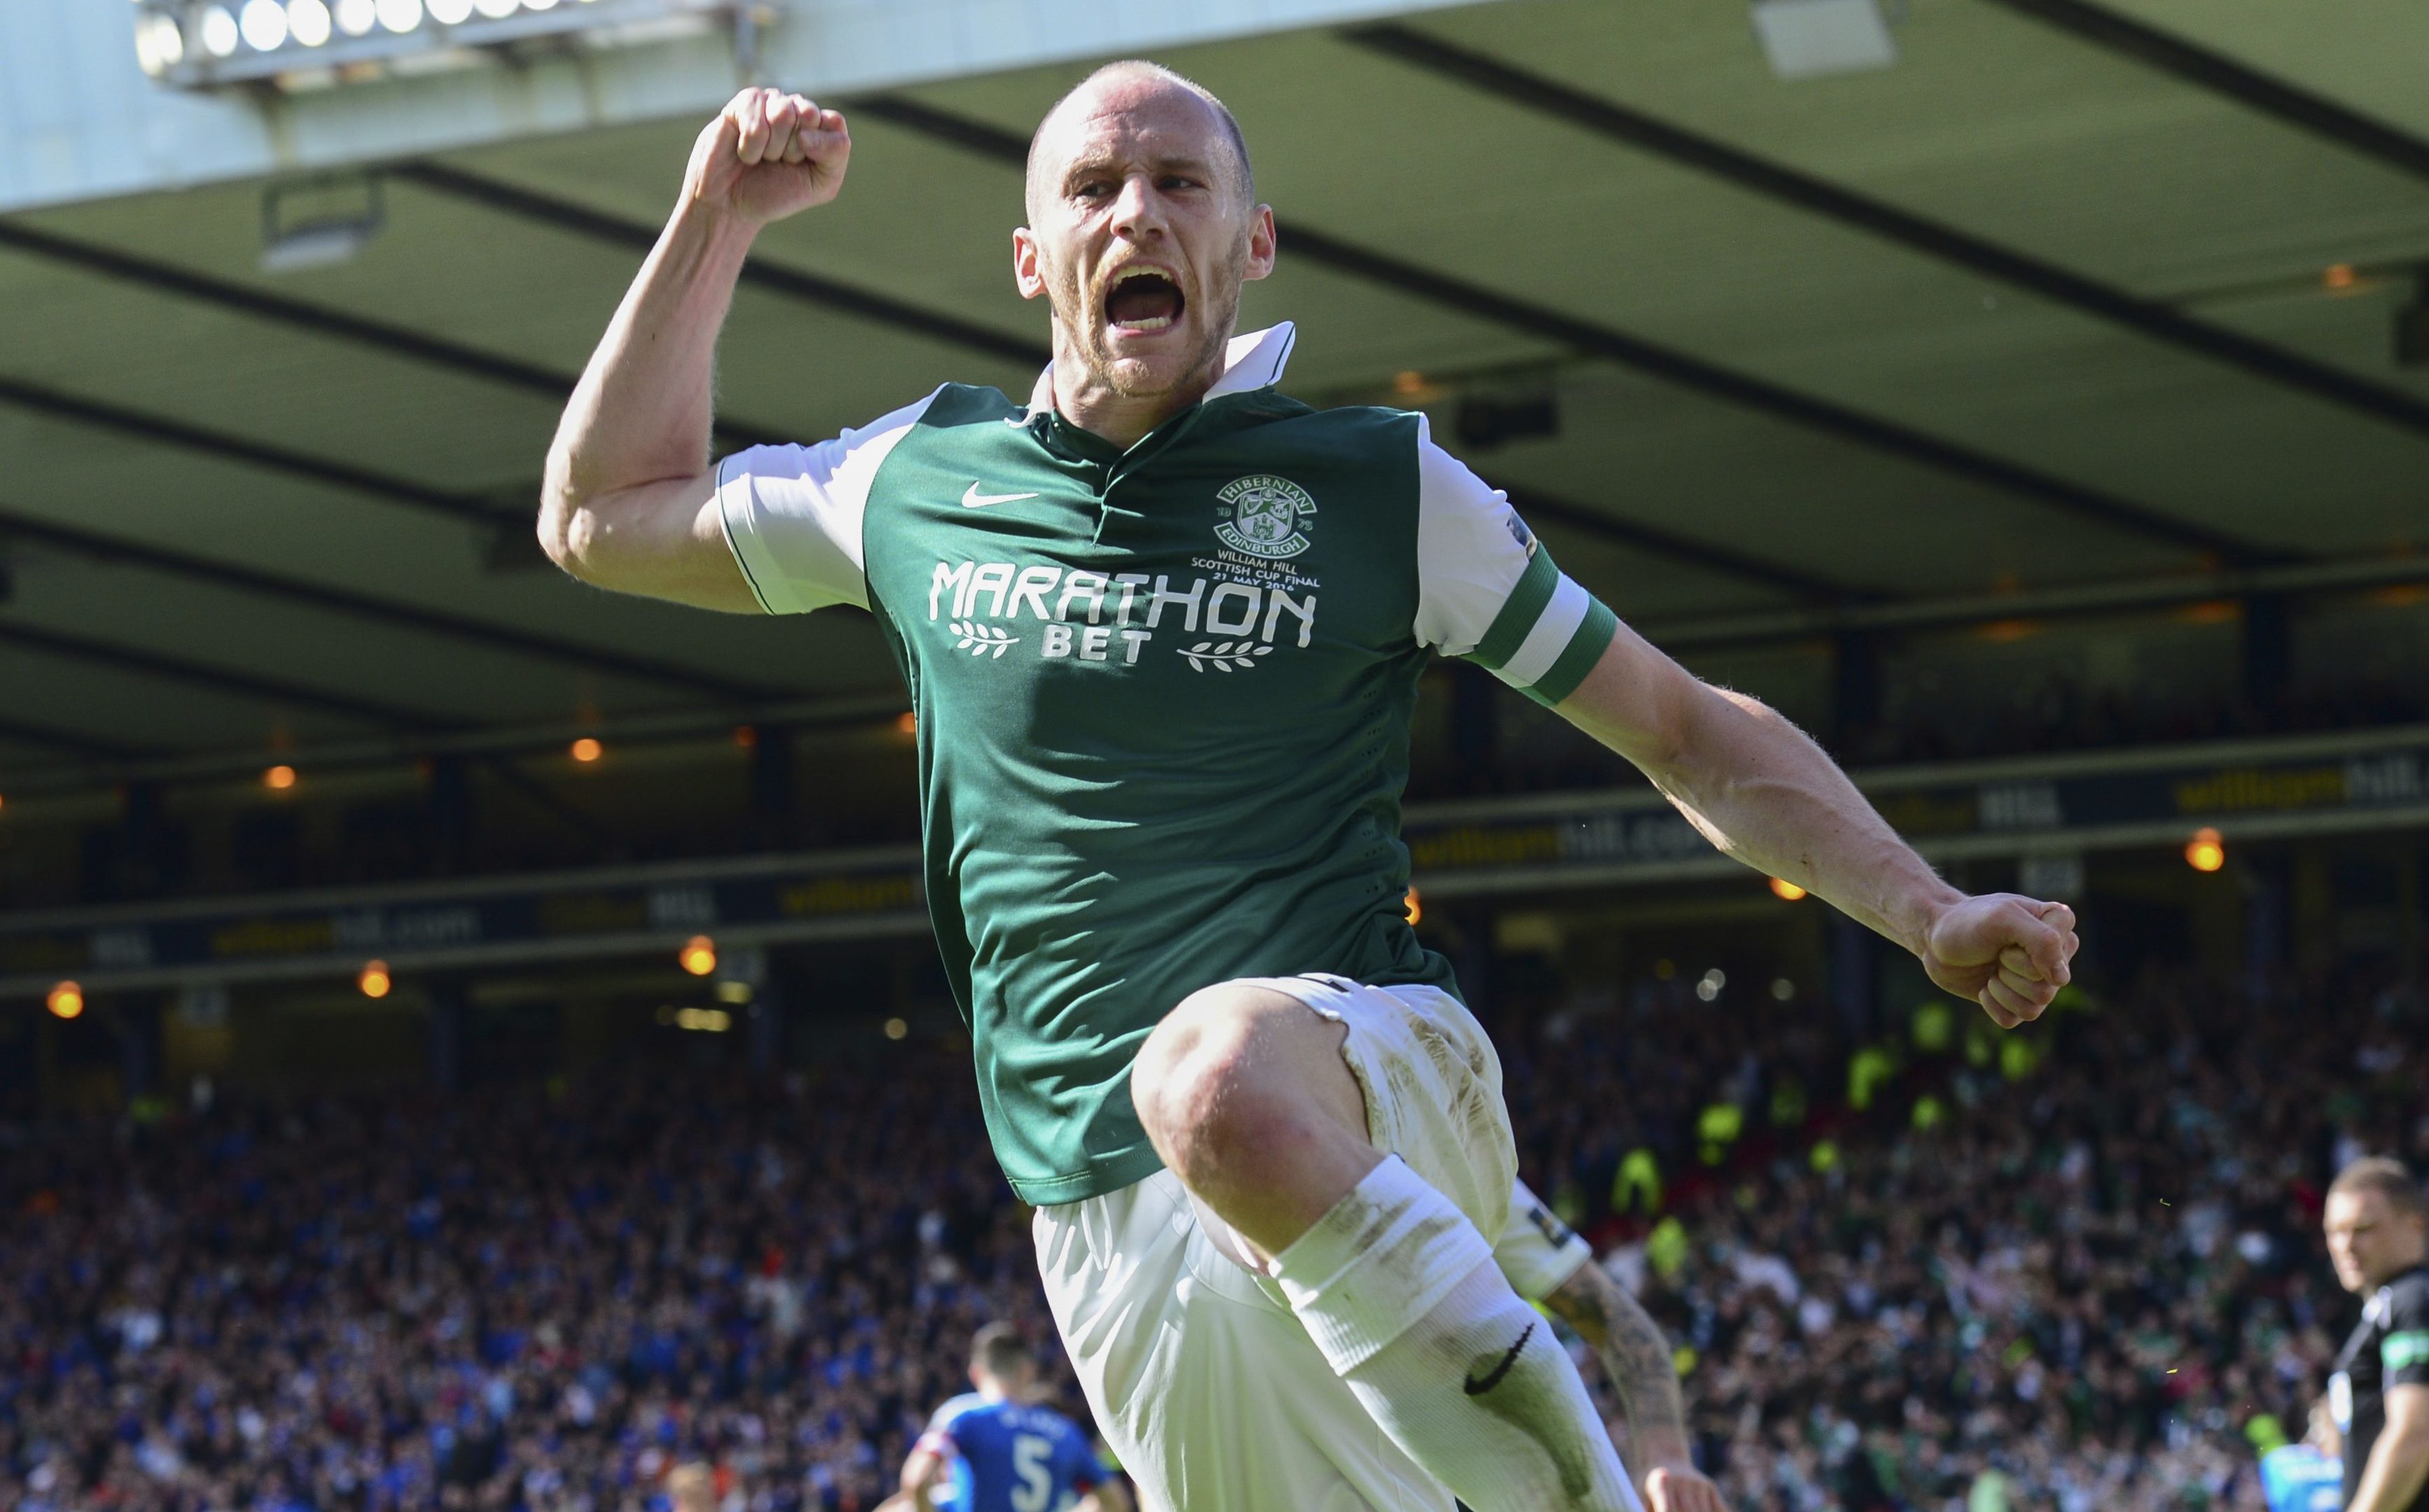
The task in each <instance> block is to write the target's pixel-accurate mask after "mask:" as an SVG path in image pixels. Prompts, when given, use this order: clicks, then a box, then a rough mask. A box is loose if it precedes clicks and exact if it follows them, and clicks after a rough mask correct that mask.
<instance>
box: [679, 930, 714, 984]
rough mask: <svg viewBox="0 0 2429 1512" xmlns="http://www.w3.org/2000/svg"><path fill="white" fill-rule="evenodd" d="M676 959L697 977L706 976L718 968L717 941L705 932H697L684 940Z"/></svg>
mask: <svg viewBox="0 0 2429 1512" xmlns="http://www.w3.org/2000/svg"><path fill="white" fill-rule="evenodd" d="M675 961H677V962H678V963H679V964H681V965H682V967H683V969H684V970H686V971H687V972H690V973H691V974H692V975H693V976H695V977H705V976H707V975H708V974H709V973H710V972H712V971H715V970H716V969H717V942H716V941H714V940H712V939H710V938H709V937H708V936H706V935H704V934H695V935H693V936H692V937H691V938H690V939H688V940H686V941H685V942H684V947H683V949H682V951H681V952H680V953H679V954H677V955H676V957H675Z"/></svg>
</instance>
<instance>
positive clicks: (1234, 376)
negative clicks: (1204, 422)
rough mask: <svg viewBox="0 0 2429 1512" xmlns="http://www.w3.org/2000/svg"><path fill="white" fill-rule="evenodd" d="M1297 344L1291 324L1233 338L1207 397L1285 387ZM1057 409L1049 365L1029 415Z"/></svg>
mask: <svg viewBox="0 0 2429 1512" xmlns="http://www.w3.org/2000/svg"><path fill="white" fill-rule="evenodd" d="M1297 342H1298V327H1297V326H1296V325H1294V324H1292V323H1291V322H1290V321H1288V320H1283V321H1281V322H1279V323H1277V324H1274V325H1269V326H1267V327H1266V328H1265V329H1264V330H1262V331H1250V332H1248V334H1247V335H1245V336H1235V337H1232V338H1231V343H1230V344H1229V345H1227V346H1226V347H1224V349H1223V376H1222V377H1220V378H1217V379H1215V386H1214V387H1212V388H1209V389H1208V390H1206V397H1207V398H1208V399H1220V398H1222V397H1223V396H1224V395H1225V394H1245V393H1248V392H1250V391H1251V390H1253V389H1258V388H1264V387H1265V386H1268V385H1272V384H1278V383H1281V381H1282V370H1283V369H1284V368H1286V367H1288V366H1289V365H1290V355H1291V348H1292V347H1293V346H1295V345H1297ZM1053 407H1054V365H1053V364H1052V363H1050V362H1049V363H1048V364H1047V365H1046V370H1045V371H1043V372H1041V373H1039V374H1038V375H1037V383H1036V385H1035V386H1033V387H1032V388H1031V389H1030V391H1029V413H1030V415H1031V417H1032V418H1034V417H1036V416H1038V415H1042V414H1044V413H1045V412H1046V411H1048V410H1050V409H1052V408H1053Z"/></svg>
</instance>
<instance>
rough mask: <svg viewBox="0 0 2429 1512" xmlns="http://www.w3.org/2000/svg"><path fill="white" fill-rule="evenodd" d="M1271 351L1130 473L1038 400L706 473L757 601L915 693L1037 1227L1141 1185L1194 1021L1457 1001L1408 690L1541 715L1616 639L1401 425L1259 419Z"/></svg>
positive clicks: (983, 1081) (1260, 353)
mask: <svg viewBox="0 0 2429 1512" xmlns="http://www.w3.org/2000/svg"><path fill="white" fill-rule="evenodd" d="M1292 340H1293V334H1292V329H1291V327H1290V326H1288V325H1286V324H1285V325H1280V326H1276V327H1274V328H1273V329H1272V330H1270V331H1263V332H1258V333H1256V334H1254V335H1250V336H1244V337H1238V338H1237V339H1235V340H1234V341H1233V342H1232V343H1231V350H1230V353H1229V359H1228V366H1227V369H1226V372H1225V376H1224V377H1223V379H1222V380H1221V381H1220V382H1219V383H1217V384H1216V385H1215V386H1214V388H1213V389H1212V390H1211V391H1210V392H1209V393H1208V394H1207V396H1206V398H1205V400H1204V401H1203V402H1202V403H1198V404H1197V405H1195V406H1193V407H1192V408H1190V409H1189V410H1187V411H1185V412H1183V413H1181V414H1180V415H1177V416H1175V417H1173V418H1172V419H1169V420H1167V421H1165V423H1164V424H1163V425H1162V426H1160V427H1158V428H1157V429H1156V430H1155V431H1154V432H1153V433H1152V434H1151V435H1149V436H1146V437H1144V438H1143V439H1141V440H1140V441H1139V442H1138V444H1136V445H1135V446H1132V447H1131V448H1130V449H1128V450H1127V451H1125V450H1123V449H1121V448H1119V447H1116V446H1114V445H1112V444H1111V443H1109V442H1107V441H1104V440H1102V439H1101V438H1099V437H1098V436H1094V435H1091V434H1090V433H1088V432H1086V431H1083V430H1082V429H1080V428H1079V427H1077V426H1074V425H1072V424H1070V423H1068V422H1067V421H1066V420H1065V419H1063V418H1062V417H1061V416H1060V415H1059V414H1057V413H1056V412H1055V410H1054V407H1053V403H1052V397H1051V388H1050V386H1049V384H1048V382H1047V381H1046V380H1045V379H1044V378H1041V379H1040V380H1039V384H1038V390H1037V394H1036V396H1035V397H1034V398H1033V401H1032V403H1030V404H1029V405H1028V406H1027V407H1025V408H1024V407H1023V406H1022V405H1020V404H1018V403H1015V402H1014V401H1013V400H1011V399H1009V398H1007V397H1005V395H1004V394H1002V393H1001V392H1000V391H999V390H997V389H993V388H974V387H966V386H960V385H954V384H948V385H946V386H944V387H941V388H939V389H937V390H936V391H935V392H934V393H933V394H930V395H929V396H928V397H927V398H925V399H922V400H920V401H919V402H918V403H915V404H911V405H909V406H907V407H905V408H903V409H900V410H897V411H895V412H894V413H893V414H891V415H888V416H886V417H884V419H880V420H878V421H877V422H876V423H874V424H872V425H870V426H868V427H867V428H866V429H863V430H858V431H847V432H846V433H844V434H843V435H842V436H837V437H835V438H834V439H833V440H830V441H826V442H823V443H821V444H819V445H817V446H809V447H801V446H772V447H756V448H753V449H752V450H750V451H747V452H737V453H735V455H733V456H730V457H728V458H726V459H725V461H724V462H723V463H722V464H721V465H720V467H719V469H718V496H719V504H720V509H721V512H722V515H723V518H724V521H725V529H726V534H727V537H728V539H729V540H730V541H731V542H732V544H733V548H734V553H735V559H736V560H737V561H739V562H740V563H741V565H742V569H743V571H744V573H745V574H746V575H747V576H748V577H749V578H750V580H751V583H752V590H753V591H754V592H755V593H756V594H757V596H758V599H759V601H760V603H761V605H762V606H763V607H765V608H766V609H767V610H768V612H769V613H772V614H798V613H802V612H805V611H808V610H813V609H818V608H820V607H823V606H825V605H828V604H834V603H851V604H858V605H861V606H862V607H865V608H867V609H868V610H869V611H871V612H872V613H873V614H874V615H875V616H876V617H877V622H878V624H879V626H880V627H881V628H882V629H883V631H884V634H885V638H886V641H887V643H888V644H889V645H890V646H891V648H892V649H893V651H894V655H895V658H896V660H897V662H898V663H899V664H900V666H901V672H902V677H903V680H904V682H906V683H907V684H908V686H909V688H910V693H911V702H912V707H913V710H914V711H915V713H916V714H917V716H918V743H919V783H920V799H921V805H922V821H923V832H924V836H925V840H924V846H925V868H926V874H927V891H928V908H929V912H930V914H931V915H932V916H933V918H934V921H935V928H936V940H937V944H938V945H939V946H940V948H941V949H942V951H943V954H944V960H945V965H946V969H947V973H948V975H949V977H950V979H951V982H952V985H953V991H954V993H955V994H956V996H957V997H958V998H959V1000H960V1004H961V1008H962V1011H963V1013H964V1014H965V1015H966V1016H967V1019H968V1022H969V1026H970V1031H971V1038H972V1041H973V1044H974V1047H975V1052H976V1059H977V1070H978V1082H979V1095H980V1100H981V1102H982V1104H983V1107H984V1109H985V1113H986V1121H987V1129H988V1132H989V1135H990V1137H991V1138H992V1140H993V1142H994V1144H995V1150H996V1155H997V1157H998V1159H1000V1160H1001V1161H1002V1163H1003V1168H1004V1172H1005V1175H1008V1176H1009V1177H1010V1178H1011V1181H1012V1187H1013V1190H1014V1191H1015V1192H1017V1193H1018V1194H1019V1195H1020V1197H1021V1198H1022V1200H1024V1201H1026V1202H1030V1203H1035V1204H1046V1203H1060V1202H1071V1201H1076V1200H1078V1199H1081V1198H1083V1197H1089V1196H1094V1195H1096V1194H1098V1193H1100V1192H1111V1191H1114V1190H1115V1189H1117V1188H1119V1187H1122V1186H1126V1185H1128V1184H1129V1183H1131V1182H1133V1181H1136V1180H1139V1179H1141V1178H1142V1177H1144V1176H1147V1175H1150V1174H1151V1173H1153V1172H1154V1171H1155V1170H1156V1169H1157V1166H1158V1164H1159V1161H1158V1160H1157V1159H1156V1156H1155V1152H1154V1151H1153V1150H1152V1149H1151V1148H1150V1147H1149V1146H1148V1141H1147V1136H1146V1134H1145V1133H1144V1132H1143V1131H1142V1130H1141V1128H1140V1126H1139V1122H1138V1117H1137V1115H1136V1113H1135V1112H1134V1111H1133V1109H1132V1106H1131V1096H1130V1067H1131V1061H1132V1057H1133V1056H1134V1055H1136V1053H1137V1051H1138V1047H1139V1044H1140V1043H1141V1042H1142V1041H1144V1040H1145V1039H1146V1038H1147V1036H1148V1031H1149V1030H1151V1029H1153V1028H1154V1027H1155V1025H1156V1023H1157V1022H1158V1021H1159V1020H1160V1019H1162V1018H1163V1017H1164V1015H1165V1013H1166V1012H1167V1011H1170V1010H1171V1009H1172V1008H1173V1006H1174V1005H1175V1004H1177V1003H1179V1002H1180V1001H1181V999H1182V998H1183V997H1186V996H1187V995H1189V994H1191V993H1193V992H1195V991H1197V990H1198V989H1199V988H1201V987H1207V986H1212V985H1214V984H1215V983H1217V982H1222V981H1228V980H1231V979H1233V978H1241V977H1266V976H1288V975H1293V974H1296V973H1299V972H1330V973H1333V974H1336V975H1339V976H1342V977H1347V978H1354V979H1356V980H1359V981H1363V982H1368V983H1374V984H1378V985H1388V984H1397V983H1408V982H1426V983H1430V984H1433V985H1435V986H1439V987H1442V988H1445V989H1454V984H1453V982H1452V980H1451V973H1450V968H1449V965H1448V963H1447V962H1446V961H1444V960H1443V959H1442V958H1441V957H1440V956H1438V955H1436V954H1434V953H1433V952H1431V951H1429V950H1427V949H1425V948H1424V947H1422V946H1421V945H1418V944H1417V939H1416V935H1415V932H1414V931H1413V930H1412V929H1410V927H1409V925H1408V922H1407V919H1406V917H1405V915H1404V912H1403V898H1404V896H1405V895H1406V893H1407V890H1408V884H1409V856H1408V851H1407V849H1406V848H1405V847H1404V846H1402V845H1401V842H1400V834H1399V829H1400V790H1401V788H1402V786H1403V784H1404V783H1405V781H1406V780H1407V776H1408V762H1409V719H1410V713H1411V710H1412V708H1413V704H1414V702H1415V699H1416V691H1417V679H1418V674H1419V673H1420V671H1421V670H1422V669H1423V668H1424V666H1425V664H1426V660H1427V658H1428V657H1429V656H1431V655H1434V654H1437V653H1441V654H1446V655H1457V656H1471V657H1474V658H1475V659H1477V660H1478V661H1479V662H1481V663H1482V664H1483V665H1485V666H1489V667H1491V668H1493V669H1494V670H1495V672H1497V673H1498V674H1499V675H1500V676H1501V677H1502V679H1503V680H1504V681H1506V682H1510V683H1512V684H1513V685H1515V686H1517V687H1518V688H1520V689H1522V690H1524V691H1525V692H1527V693H1528V694H1529V695H1530V696H1532V697H1534V698H1539V699H1541V700H1544V701H1545V702H1558V701H1559V700H1560V699H1561V698H1564V697H1566V696H1567V695H1568V693H1569V692H1570V691H1571V690H1573V689H1574V688H1575V687H1576V686H1577V685H1578V682H1579V681H1580V680H1582V679H1583V677H1584V676H1585V674H1586V671H1587V669H1588V668H1589V667H1591V666H1593V665H1594V662H1595V659H1596V658H1597V657H1598V656H1599V655H1600V654H1601V652H1602V650H1603V649H1604V648H1605V647H1606V646H1608V645H1609V644H1610V642H1611V635H1612V633H1613V630H1614V628H1615V625H1616V621H1615V620H1614V619H1613V618H1612V616H1611V612H1610V611H1609V610H1607V609H1605V608H1603V607H1602V606H1601V605H1600V604H1598V603H1596V602H1595V601H1594V600H1593V599H1592V598H1591V597H1590V596H1589V595H1588V594H1587V593H1586V592H1585V590H1584V589H1582V588H1580V587H1578V585H1577V584H1576V583H1574V582H1571V581H1570V580H1569V579H1567V578H1566V577H1563V576H1562V574H1561V573H1560V571H1559V570H1558V569H1557V568H1556V567H1553V565H1552V560H1551V558H1550V556H1549V555H1548V554H1547V553H1545V551H1543V550H1542V548H1541V547H1540V545H1539V544H1538V543H1537V541H1536V540H1535V538H1534V536H1533V535H1532V534H1530V533H1529V532H1528V529H1527V527H1526V526H1525V525H1524V524H1523V523H1522V522H1521V521H1520V520H1519V518H1518V517H1517V516H1516V514H1515V513H1514V512H1512V509H1511V508H1510V505H1509V502H1508V501H1507V500H1506V499H1505V498H1503V497H1502V496H1501V495H1500V494H1499V493H1496V492H1495V491H1494V490H1493V489H1491V488H1489V487H1487V486H1486V485H1484V484H1483V483H1482V482H1481V481H1480V480H1479V479H1478V478H1477V477H1476V475H1475V474H1474V473H1472V472H1470V471H1468V469H1467V468H1464V467H1462V466H1461V465H1460V464H1459V463H1458V462H1457V461H1455V460H1453V459H1452V458H1451V457H1450V456H1448V455H1447V454H1446V453H1445V452H1443V451H1442V450H1441V449H1440V448H1438V447H1436V446H1435V445H1434V444H1433V442H1432V440H1431V438H1430V437H1429V434H1428V431H1427V425H1426V419H1425V417H1424V416H1423V415H1419V414H1412V413H1407V412H1403V411H1398V410H1388V409H1376V408H1364V407H1359V408H1344V409H1330V410H1316V409H1312V408H1310V407H1309V406H1307V405H1306V404H1303V403H1298V402H1297V401H1296V400H1292V399H1287V398H1284V397H1282V396H1281V394H1280V393H1278V392H1276V390H1275V387H1274V386H1275V384H1276V383H1277V382H1278V381H1279V380H1280V378H1281V372H1282V365H1283V362H1284V360H1285V359H1286V357H1287V356H1288V354H1289V352H1290V347H1291V343H1292ZM1454 990H1455V989H1454Z"/></svg>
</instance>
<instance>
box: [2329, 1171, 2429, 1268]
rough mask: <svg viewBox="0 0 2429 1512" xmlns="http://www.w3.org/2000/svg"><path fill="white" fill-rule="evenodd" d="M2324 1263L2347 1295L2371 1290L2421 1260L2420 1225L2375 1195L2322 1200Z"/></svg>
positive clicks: (2340, 1194)
mask: <svg viewBox="0 0 2429 1512" xmlns="http://www.w3.org/2000/svg"><path fill="white" fill-rule="evenodd" d="M2326 1226H2327V1231H2328V1259H2329V1260H2330V1261H2331V1262H2332V1263H2333V1264H2334V1265H2335V1266H2336V1268H2337V1281H2338V1285H2340V1286H2342V1287H2343V1288H2344V1289H2345V1290H2347V1291H2354V1292H2361V1291H2370V1290H2375V1289H2377V1288H2378V1287H2380V1286H2383V1285H2385V1284H2386V1283H2387V1282H2388V1280H2389V1279H2391V1278H2392V1277H2394V1276H2397V1275H2400V1274H2403V1273H2404V1271H2405V1270H2407V1269H2409V1268H2410V1267H2411V1266H2413V1265H2416V1264H2418V1263H2419V1262H2420V1260H2421V1247H2422V1241H2423V1235H2424V1225H2423V1224H2422V1222H2421V1218H2420V1217H2419V1216H2418V1215H2406V1214H2404V1213H2400V1212H2398V1211H2396V1209H2395V1208H2394V1205H2393V1204H2391V1203H2389V1202H2388V1200H2387V1194H2386V1193H2385V1192H2370V1191H2362V1192H2331V1193H2329V1195H2328V1210H2327V1224H2326Z"/></svg>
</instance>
